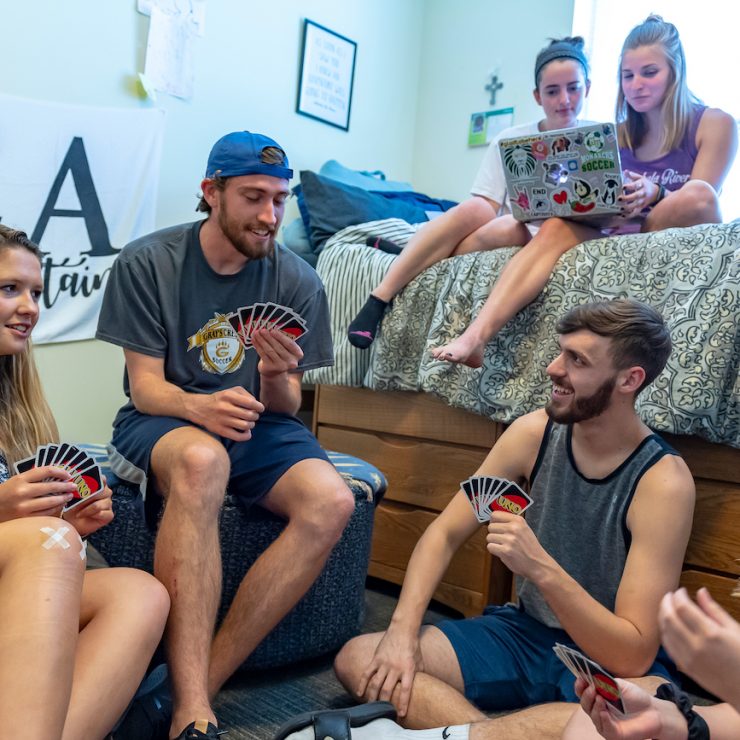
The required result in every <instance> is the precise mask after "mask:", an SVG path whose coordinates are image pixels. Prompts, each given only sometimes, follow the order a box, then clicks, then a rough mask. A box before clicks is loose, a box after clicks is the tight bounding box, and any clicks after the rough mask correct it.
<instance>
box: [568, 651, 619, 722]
mask: <svg viewBox="0 0 740 740" xmlns="http://www.w3.org/2000/svg"><path fill="white" fill-rule="evenodd" d="M553 650H554V651H555V655H557V656H558V658H560V660H562V661H563V663H564V664H565V667H566V668H567V669H568V670H569V671H570V672H571V673H572V674H573V675H574V676H575V677H576V678H582V679H583V680H584V681H585V682H586V683H588V684H589V685H591V686H593V687H594V689H596V693H597V694H598V695H599V696H601V697H603V699H604V701H605V702H606V706H607V708H608V709H609V710H610V711H612V712H613V713H614V714H615V715H616V716H617V717H624V716H625V711H624V704H623V702H622V693H621V692H620V690H619V686H618V684H617V682H616V680H615V679H614V676H612V675H611V674H610V673H609V672H608V671H605V670H604V669H603V668H602V667H601V666H600V665H599V664H598V663H596V662H594V661H593V660H591V659H590V658H587V657H586V656H585V655H584V654H583V653H580V652H578V650H575V649H573V648H571V647H568V646H567V645H561V644H560V643H559V642H556V643H555V645H554V647H553Z"/></svg>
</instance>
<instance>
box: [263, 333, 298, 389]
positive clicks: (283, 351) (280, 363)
mask: <svg viewBox="0 0 740 740" xmlns="http://www.w3.org/2000/svg"><path fill="white" fill-rule="evenodd" d="M252 346H253V347H254V348H255V350H257V354H258V355H259V356H260V361H259V363H258V364H257V371H258V372H259V374H260V376H261V377H263V378H273V377H275V376H277V375H282V374H283V373H287V372H290V371H291V370H295V369H296V368H297V367H298V363H299V362H300V361H301V360H302V359H303V350H302V349H301V348H300V347H299V346H298V345H297V344H296V341H295V339H293V338H292V337H290V336H288V335H287V334H284V333H283V332H282V331H279V330H278V329H258V330H257V331H255V332H253V333H252Z"/></svg>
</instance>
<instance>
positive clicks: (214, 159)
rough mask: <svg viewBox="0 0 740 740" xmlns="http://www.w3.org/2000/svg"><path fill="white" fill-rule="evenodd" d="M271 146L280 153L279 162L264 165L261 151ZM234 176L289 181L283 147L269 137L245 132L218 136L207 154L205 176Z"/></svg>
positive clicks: (291, 172)
mask: <svg viewBox="0 0 740 740" xmlns="http://www.w3.org/2000/svg"><path fill="white" fill-rule="evenodd" d="M266 147H274V148H276V149H278V150H279V151H280V152H282V155H283V159H282V162H280V163H278V164H269V163H268V162H265V158H264V155H263V152H264V150H265V148H266ZM217 175H218V176H219V177H238V176H239V175H270V176H271V177H280V178H283V179H285V180H290V178H291V177H293V170H291V169H290V166H289V165H288V157H287V155H286V154H285V152H284V151H283V148H282V147H281V146H280V145H279V144H278V143H277V142H276V141H274V140H273V139H271V138H270V137H269V136H263V135H262V134H252V133H250V132H249V131H234V132H233V133H231V134H226V136H222V137H221V138H220V139H219V140H218V141H217V142H216V143H215V144H214V145H213V149H211V153H210V154H209V155H208V166H207V167H206V177H209V178H210V177H215V176H217Z"/></svg>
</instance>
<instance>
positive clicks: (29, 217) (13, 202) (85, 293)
mask: <svg viewBox="0 0 740 740" xmlns="http://www.w3.org/2000/svg"><path fill="white" fill-rule="evenodd" d="M0 109H1V110H2V115H0V220H1V221H2V223H4V224H5V225H7V226H10V227H13V228H18V229H22V230H23V231H25V232H27V233H28V235H29V237H31V239H33V240H34V241H35V242H37V243H38V244H39V245H40V246H41V249H42V250H43V252H44V264H43V277H44V294H43V296H42V299H41V319H40V320H39V325H38V327H37V328H36V329H35V331H34V334H33V338H34V343H35V344H43V343H49V342H68V341H74V340H78V339H90V338H91V337H93V336H94V335H95V328H96V324H97V319H98V312H99V310H100V303H101V301H102V298H103V289H104V288H105V283H106V280H107V277H108V273H109V272H110V268H111V265H112V264H113V260H114V259H115V257H116V254H118V252H119V251H120V249H121V248H122V247H123V246H124V245H125V244H126V243H127V242H129V241H131V240H132V239H135V238H136V237H138V236H142V235H143V234H146V233H148V232H150V231H153V230H154V214H155V206H156V196H157V185H158V179H159V163H160V156H161V151H162V138H163V134H164V111H162V110H136V109H117V108H92V107H84V106H72V105H62V104H57V103H47V102H42V101H35V100H25V99H22V98H14V97H10V96H6V95H0Z"/></svg>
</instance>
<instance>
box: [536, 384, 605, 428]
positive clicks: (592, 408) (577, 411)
mask: <svg viewBox="0 0 740 740" xmlns="http://www.w3.org/2000/svg"><path fill="white" fill-rule="evenodd" d="M616 383H617V379H616V377H613V378H609V380H606V381H604V383H602V384H601V386H600V387H599V388H597V389H596V390H595V391H594V392H593V393H592V394H591V395H590V396H588V397H587V398H575V397H574V401H573V403H571V405H570V406H569V408H567V409H563V410H562V411H560V410H558V409H556V408H555V407H554V405H553V402H552V401H550V403H548V404H547V406H545V412H546V413H547V415H548V416H549V417H550V418H551V419H552V420H553V421H556V422H557V423H558V424H576V423H577V422H579V421H588V419H593V418H594V417H596V416H600V415H601V414H603V413H604V411H606V410H607V409H608V408H609V405H610V403H611V397H612V391H613V390H614V386H615V385H616Z"/></svg>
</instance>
